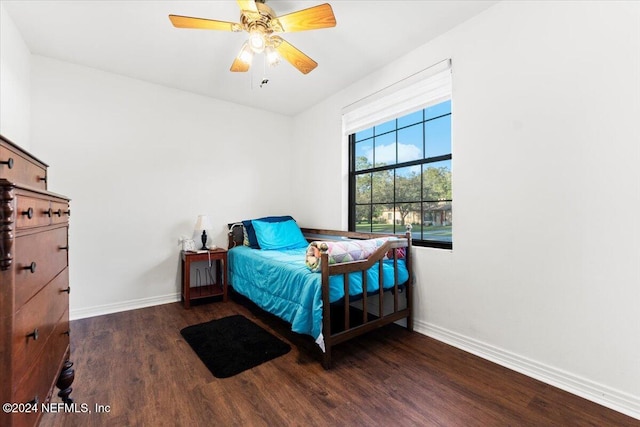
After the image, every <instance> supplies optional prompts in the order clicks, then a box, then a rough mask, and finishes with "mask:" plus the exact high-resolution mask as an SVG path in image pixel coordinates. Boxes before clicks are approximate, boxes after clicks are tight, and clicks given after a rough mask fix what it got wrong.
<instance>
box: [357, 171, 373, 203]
mask: <svg viewBox="0 0 640 427" xmlns="http://www.w3.org/2000/svg"><path fill="white" fill-rule="evenodd" d="M355 191H356V203H371V174H370V173H366V174H362V175H357V176H356V188H355Z"/></svg>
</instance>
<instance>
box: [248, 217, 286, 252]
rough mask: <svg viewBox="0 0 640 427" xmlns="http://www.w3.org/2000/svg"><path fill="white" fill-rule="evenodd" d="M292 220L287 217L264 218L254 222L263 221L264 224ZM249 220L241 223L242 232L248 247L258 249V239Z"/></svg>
mask: <svg viewBox="0 0 640 427" xmlns="http://www.w3.org/2000/svg"><path fill="white" fill-rule="evenodd" d="M290 219H293V218H292V217H291V216H289V215H285V216H265V217H264V218H256V221H265V222H282V221H288V220H290ZM251 221H253V220H251V219H245V220H244V221H242V225H244V231H245V232H246V233H247V239H248V240H249V247H250V248H253V249H260V245H259V244H258V239H257V238H256V232H255V231H254V229H253V224H252V223H251Z"/></svg>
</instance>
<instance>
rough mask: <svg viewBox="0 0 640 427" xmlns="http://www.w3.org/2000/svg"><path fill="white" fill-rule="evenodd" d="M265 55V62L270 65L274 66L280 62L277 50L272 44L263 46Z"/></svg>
mask: <svg viewBox="0 0 640 427" xmlns="http://www.w3.org/2000/svg"><path fill="white" fill-rule="evenodd" d="M265 55H266V56H267V63H268V64H269V66H271V67H275V66H276V65H278V64H279V63H280V55H278V51H277V50H275V49H274V48H273V46H267V47H266V48H265Z"/></svg>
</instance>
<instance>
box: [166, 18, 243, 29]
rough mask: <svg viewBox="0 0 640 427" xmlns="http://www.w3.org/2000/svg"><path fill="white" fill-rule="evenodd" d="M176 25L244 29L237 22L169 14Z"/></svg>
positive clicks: (181, 26)
mask: <svg viewBox="0 0 640 427" xmlns="http://www.w3.org/2000/svg"><path fill="white" fill-rule="evenodd" d="M169 19H170V20H171V23H172V24H173V26H174V27H177V28H193V29H196V30H220V31H242V26H241V25H240V24H237V23H235V22H226V21H216V20H214V19H204V18H193V17H191V16H181V15H169Z"/></svg>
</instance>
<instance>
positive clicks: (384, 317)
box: [302, 228, 413, 369]
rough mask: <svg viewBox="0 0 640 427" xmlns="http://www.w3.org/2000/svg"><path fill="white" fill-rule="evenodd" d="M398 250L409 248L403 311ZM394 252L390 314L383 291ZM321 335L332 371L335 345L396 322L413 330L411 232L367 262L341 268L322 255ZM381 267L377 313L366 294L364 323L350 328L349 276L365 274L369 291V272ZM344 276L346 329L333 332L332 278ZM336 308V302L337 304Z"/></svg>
mask: <svg viewBox="0 0 640 427" xmlns="http://www.w3.org/2000/svg"><path fill="white" fill-rule="evenodd" d="M302 232H303V233H304V234H305V236H336V237H345V238H349V239H372V238H378V237H384V236H381V235H380V234H368V233H356V232H343V231H340V232H336V231H333V230H318V229H308V228H303V229H302ZM394 237H397V236H394ZM399 248H406V251H405V263H406V267H407V270H408V272H409V278H408V279H407V283H404V284H402V285H403V289H404V295H405V298H406V306H405V307H404V308H400V301H399V299H400V294H401V292H400V287H399V284H398V250H397V249H399ZM391 250H393V264H394V274H395V278H394V279H395V280H394V287H393V288H392V289H391V293H392V294H393V310H392V311H391V312H390V313H385V311H384V291H385V290H384V289H383V271H382V268H383V264H382V263H383V260H384V258H385V255H386V254H387V253H388V252H389V251H391ZM321 256H322V262H321V264H322V266H321V268H322V269H321V275H322V306H323V313H322V333H323V335H324V343H325V352H324V355H323V360H322V365H323V366H324V368H325V369H329V368H330V367H331V353H332V348H333V346H334V345H337V344H339V343H341V342H344V341H347V340H349V339H351V338H354V337H357V336H359V335H362V334H364V333H367V332H369V331H372V330H373V329H376V328H379V327H381V326H384V325H388V324H389V323H393V322H396V321H398V320H400V319H404V318H406V322H407V329H408V330H410V331H412V330H413V316H412V307H413V292H412V286H411V285H412V277H413V274H412V268H411V231H410V230H408V231H407V233H406V235H405V237H404V238H400V239H397V240H389V241H387V242H385V243H384V245H382V246H381V247H380V248H378V250H377V251H376V252H375V253H374V254H373V255H372V256H370V257H369V258H368V259H366V260H362V261H352V262H347V263H342V264H334V265H329V262H328V255H327V253H323V254H322V255H321ZM376 264H377V265H378V268H379V274H378V292H377V294H376V295H375V296H376V297H377V298H378V313H377V314H376V315H373V316H372V315H371V314H370V313H369V312H368V309H367V299H368V298H369V297H368V295H367V292H364V293H363V294H362V295H361V297H362V319H361V322H358V324H357V325H351V317H350V306H351V305H350V302H351V301H350V297H349V280H348V275H349V274H351V273H360V274H362V288H363V289H368V286H367V270H368V269H369V268H371V267H373V266H374V265H376ZM339 274H341V275H343V283H344V300H343V302H342V305H344V325H342V327H341V328H340V330H339V331H336V332H333V331H332V330H331V328H332V322H331V304H330V301H329V277H330V276H333V275H339ZM334 305H335V302H334Z"/></svg>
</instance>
